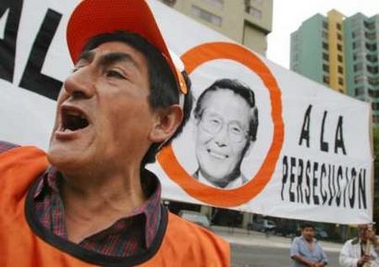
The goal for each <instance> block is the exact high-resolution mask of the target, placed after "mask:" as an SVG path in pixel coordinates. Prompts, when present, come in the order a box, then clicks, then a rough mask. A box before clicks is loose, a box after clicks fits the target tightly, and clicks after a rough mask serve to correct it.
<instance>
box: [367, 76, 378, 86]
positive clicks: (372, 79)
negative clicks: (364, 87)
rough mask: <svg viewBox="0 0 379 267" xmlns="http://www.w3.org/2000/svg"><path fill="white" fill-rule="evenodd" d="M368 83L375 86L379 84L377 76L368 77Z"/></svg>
mask: <svg viewBox="0 0 379 267" xmlns="http://www.w3.org/2000/svg"><path fill="white" fill-rule="evenodd" d="M368 83H369V84H370V85H372V86H375V87H376V86H378V85H379V78H368Z"/></svg>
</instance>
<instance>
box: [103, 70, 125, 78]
mask: <svg viewBox="0 0 379 267" xmlns="http://www.w3.org/2000/svg"><path fill="white" fill-rule="evenodd" d="M106 75H107V77H111V78H119V79H125V76H124V75H123V74H122V73H121V72H119V71H116V70H108V71H107V73H106Z"/></svg>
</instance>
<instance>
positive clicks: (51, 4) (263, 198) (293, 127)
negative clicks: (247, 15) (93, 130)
mask: <svg viewBox="0 0 379 267" xmlns="http://www.w3.org/2000/svg"><path fill="white" fill-rule="evenodd" d="M77 2H79V1H74V0H72V1H54V0H48V1H47V0H44V1H31V0H24V1H19V0H12V1H10V0H1V2H0V88H1V89H0V90H1V94H0V114H1V116H0V125H1V126H0V139H2V140H5V141H10V142H13V143H17V144H33V145H36V146H39V147H41V148H43V149H46V148H47V145H48V140H49V135H50V130H51V129H52V125H53V122H54V114H55V101H54V100H53V99H55V97H56V95H57V93H58V92H59V89H60V88H61V86H62V82H63V81H64V79H65V77H66V76H67V75H68V74H69V72H70V70H71V69H72V63H71V62H70V58H69V56H68V51H67V47H66V41H65V27H66V24H67V20H68V17H69V14H70V12H71V10H72V9H73V8H74V6H75V5H76V4H77ZM149 3H150V4H151V7H152V9H153V12H154V13H155V14H156V16H157V20H158V23H159V25H160V27H161V30H162V32H163V35H164V36H165V38H166V40H167V42H168V44H169V46H170V47H171V49H172V50H173V51H174V52H176V53H177V54H178V55H180V56H181V58H182V59H183V61H184V62H185V64H186V69H187V71H188V72H189V73H190V78H191V80H192V89H193V93H194V97H195V103H194V106H196V105H197V104H198V103H197V102H196V100H197V99H198V98H199V96H200V95H201V93H202V92H203V91H204V90H205V89H206V88H207V87H209V86H210V85H211V84H213V83H214V82H215V81H216V80H220V79H224V80H225V79H232V80H238V81H239V82H240V83H241V84H244V85H246V87H248V88H249V90H251V91H253V92H254V98H255V106H256V109H257V110H258V118H259V125H258V127H257V134H256V140H255V141H251V139H250V135H251V132H250V131H248V130H247V129H246V127H244V126H246V123H245V125H244V122H243V120H245V121H246V120H248V121H249V120H250V118H251V112H250V113H249V112H248V113H246V112H245V113H244V111H243V110H242V111H241V110H240V108H241V107H245V106H246V103H245V102H243V103H244V104H236V103H238V101H242V98H241V97H240V98H238V97H236V95H235V94H234V93H231V92H229V95H228V93H225V92H224V93H222V92H220V91H219V92H218V93H217V94H218V95H220V96H219V97H218V98H217V101H213V102H216V105H215V106H214V107H213V108H212V107H210V106H211V104H212V100H210V99H211V97H210V95H209V94H208V96H207V97H206V98H204V101H202V102H201V103H202V105H201V107H200V106H199V110H200V113H199V114H198V115H197V116H195V115H193V116H191V119H190V121H189V123H188V125H187V126H186V127H185V129H184V132H183V134H182V135H181V136H180V137H179V138H178V139H177V140H175V141H174V142H173V144H172V145H171V146H170V147H168V148H167V149H165V150H163V151H162V152H161V153H160V154H159V156H158V162H157V164H153V165H150V166H149V168H150V169H151V170H153V171H154V172H156V173H157V174H158V175H159V176H160V178H161V182H162V185H163V197H164V198H167V199H171V200H179V201H184V202H190V203H198V204H204V205H211V206H217V207H225V208H232V209H237V210H241V211H249V212H254V213H260V214H263V215H269V216H276V217H286V218H294V219H304V220H314V221H323V222H332V223H342V224H347V223H362V222H369V221H371V220H372V209H373V207H372V190H373V183H372V161H373V158H372V153H371V145H370V105H369V104H367V103H364V102H361V101H358V100H355V99H353V98H350V97H347V96H345V95H342V94H340V93H337V92H335V91H332V90H330V89H328V88H326V87H324V86H322V85H320V84H317V83H315V82H312V81H310V80H308V79H306V78H304V77H302V76H300V75H298V74H295V73H293V72H291V71H289V70H286V69H284V68H282V67H280V66H278V65H276V64H274V63H272V62H270V61H269V60H267V59H265V58H263V57H261V56H259V55H257V54H256V53H254V52H252V51H250V50H248V49H246V48H244V47H243V46H241V45H238V44H236V43H235V42H233V41H231V40H230V39H228V38H226V37H224V36H222V35H220V34H219V33H217V32H215V31H212V30H210V29H208V28H206V27H204V26H202V25H200V24H199V23H197V22H194V21H193V20H191V19H189V18H188V17H185V16H184V15H182V14H180V13H178V12H176V11H175V10H173V9H170V8H168V7H166V6H164V5H163V4H161V3H160V2H158V1H155V0H151V1H149ZM284 53H289V51H287V52H286V51H284ZM221 91H222V90H221ZM214 94H216V93H214ZM235 99H239V100H235ZM234 101H236V102H234ZM205 106H207V107H205ZM247 109H248V110H250V109H249V108H247ZM206 111H207V112H206ZM208 111H212V112H208ZM245 111H246V107H245ZM193 114H195V113H194V112H193ZM246 114H247V115H246ZM240 120H242V121H240ZM224 124H225V125H224ZM248 125H249V124H248ZM221 135H223V136H221ZM205 137H206V138H205ZM205 139H207V140H205ZM228 172H229V173H228ZM218 177H221V178H218ZM222 177H224V178H225V177H229V180H230V181H229V180H226V181H225V179H224V178H222ZM217 179H220V180H219V181H217ZM221 180H222V182H220V181H221Z"/></svg>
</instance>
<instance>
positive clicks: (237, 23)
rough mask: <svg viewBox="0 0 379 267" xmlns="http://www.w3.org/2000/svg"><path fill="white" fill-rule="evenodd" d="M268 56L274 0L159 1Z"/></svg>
mask: <svg viewBox="0 0 379 267" xmlns="http://www.w3.org/2000/svg"><path fill="white" fill-rule="evenodd" d="M159 1H161V2H163V3H165V4H166V5H168V6H171V7H172V8H174V9H175V10H177V11H179V12H181V13H183V14H185V15H187V16H189V17H191V18H192V19H194V20H196V21H198V22H200V23H202V24H204V25H206V26H208V27H210V28H212V29H213V30H215V31H217V32H220V33H221V34H223V35H225V36H227V37H229V38H230V39H232V40H234V41H236V42H238V43H240V44H243V45H244V46H246V47H248V48H250V49H252V50H253V51H255V52H257V53H259V54H261V55H263V56H265V55H266V51H267V38H266V37H267V35H268V34H269V33H270V32H271V30H272V13H273V0H159Z"/></svg>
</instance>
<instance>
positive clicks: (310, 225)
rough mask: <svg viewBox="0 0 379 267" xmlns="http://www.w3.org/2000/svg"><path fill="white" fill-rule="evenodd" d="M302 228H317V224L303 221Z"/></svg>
mask: <svg viewBox="0 0 379 267" xmlns="http://www.w3.org/2000/svg"><path fill="white" fill-rule="evenodd" d="M300 228H301V230H304V228H312V229H313V230H314V229H315V225H314V224H313V223H311V222H303V223H302V224H301V226H300Z"/></svg>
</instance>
